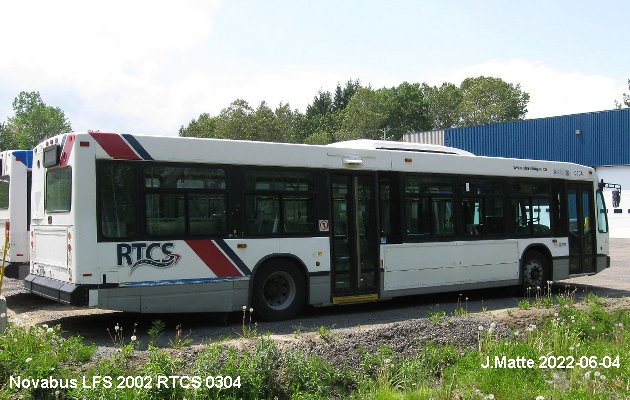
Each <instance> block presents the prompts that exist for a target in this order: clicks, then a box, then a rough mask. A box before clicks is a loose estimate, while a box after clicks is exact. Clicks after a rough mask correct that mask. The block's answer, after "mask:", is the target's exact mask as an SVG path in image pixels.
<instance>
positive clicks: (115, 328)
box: [114, 324, 120, 332]
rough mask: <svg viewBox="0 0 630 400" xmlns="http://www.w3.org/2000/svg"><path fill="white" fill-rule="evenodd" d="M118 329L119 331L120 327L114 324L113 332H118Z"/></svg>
mask: <svg viewBox="0 0 630 400" xmlns="http://www.w3.org/2000/svg"><path fill="white" fill-rule="evenodd" d="M119 329H120V326H118V324H116V326H115V327H114V330H115V331H116V332H118V330H119Z"/></svg>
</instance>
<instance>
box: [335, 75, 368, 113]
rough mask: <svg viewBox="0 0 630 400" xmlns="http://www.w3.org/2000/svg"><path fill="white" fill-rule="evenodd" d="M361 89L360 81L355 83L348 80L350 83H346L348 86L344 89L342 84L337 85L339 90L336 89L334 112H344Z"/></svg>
mask: <svg viewBox="0 0 630 400" xmlns="http://www.w3.org/2000/svg"><path fill="white" fill-rule="evenodd" d="M360 87H361V83H360V82H359V80H358V79H357V80H355V81H353V80H352V79H350V80H348V82H346V86H344V88H343V89H342V88H341V85H340V84H337V88H336V89H335V98H334V99H333V107H332V109H333V111H342V110H344V109H345V108H346V107H347V106H348V103H349V102H350V99H351V98H352V96H354V94H355V93H356V92H357V90H359V88H360Z"/></svg>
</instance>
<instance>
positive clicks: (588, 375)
mask: <svg viewBox="0 0 630 400" xmlns="http://www.w3.org/2000/svg"><path fill="white" fill-rule="evenodd" d="M584 378H585V379H590V378H591V371H586V372H585V373H584Z"/></svg>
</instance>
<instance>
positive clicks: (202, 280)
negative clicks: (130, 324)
mask: <svg viewBox="0 0 630 400" xmlns="http://www.w3.org/2000/svg"><path fill="white" fill-rule="evenodd" d="M244 278H245V277H242V276H237V277H233V278H192V279H172V280H163V281H141V282H127V283H121V284H120V286H119V287H121V288H122V287H136V286H163V285H186V284H194V283H214V282H231V281H235V280H243V279H244Z"/></svg>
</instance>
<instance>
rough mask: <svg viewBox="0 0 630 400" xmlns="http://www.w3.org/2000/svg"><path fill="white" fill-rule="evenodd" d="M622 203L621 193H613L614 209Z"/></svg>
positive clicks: (616, 191) (615, 191) (617, 191)
mask: <svg viewBox="0 0 630 400" xmlns="http://www.w3.org/2000/svg"><path fill="white" fill-rule="evenodd" d="M620 202H621V192H619V190H613V191H612V206H613V208H617V207H619V203H620Z"/></svg>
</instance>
